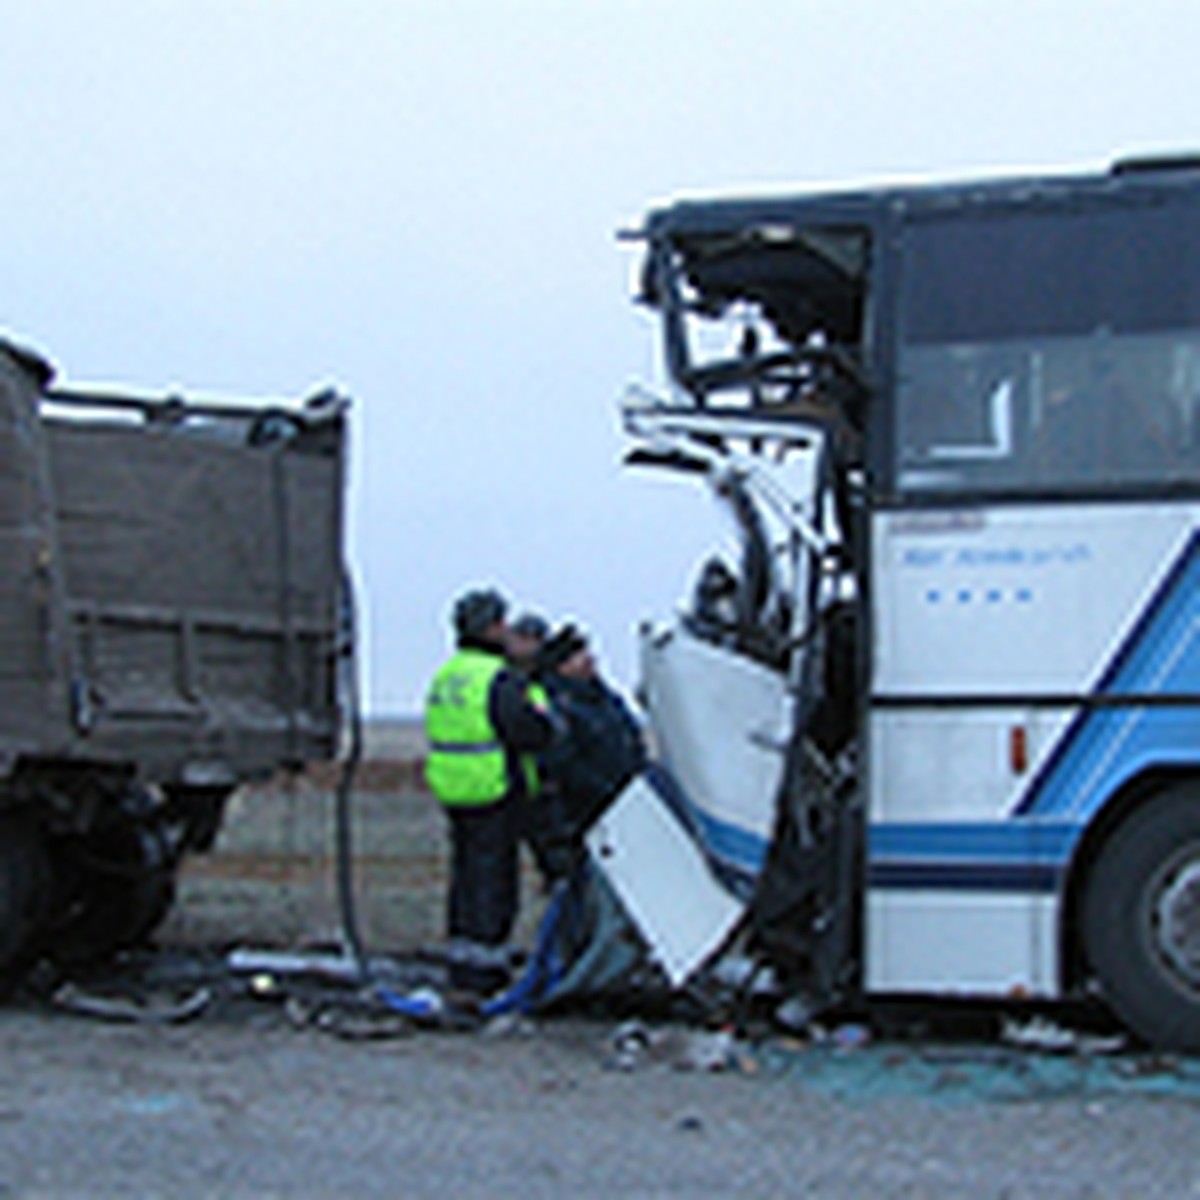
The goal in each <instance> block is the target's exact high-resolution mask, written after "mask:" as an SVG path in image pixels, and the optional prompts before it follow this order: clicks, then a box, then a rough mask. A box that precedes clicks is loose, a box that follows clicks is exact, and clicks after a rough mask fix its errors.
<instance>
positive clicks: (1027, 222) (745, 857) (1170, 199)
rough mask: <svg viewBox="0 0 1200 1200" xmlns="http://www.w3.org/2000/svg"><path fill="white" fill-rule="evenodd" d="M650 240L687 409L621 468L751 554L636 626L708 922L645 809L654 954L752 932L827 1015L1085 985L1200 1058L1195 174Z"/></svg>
mask: <svg viewBox="0 0 1200 1200" xmlns="http://www.w3.org/2000/svg"><path fill="white" fill-rule="evenodd" d="M637 237H638V240H640V241H641V242H642V243H643V244H644V247H645V253H644V259H643V265H642V271H641V295H640V299H641V300H642V301H643V302H644V303H646V304H647V305H649V306H650V307H651V308H652V309H653V310H654V311H655V312H656V314H657V316H658V319H659V325H660V329H661V334H662V342H661V344H662V352H663V360H664V363H665V367H666V371H667V375H668V379H669V388H668V392H667V394H665V395H662V396H657V397H656V396H654V395H651V394H650V393H648V392H646V391H636V392H633V393H631V395H630V397H629V399H628V401H627V403H626V405H625V410H624V415H625V422H626V428H627V430H628V432H629V434H630V435H631V438H632V439H633V443H634V445H633V449H632V450H631V453H630V458H631V461H633V462H637V463H641V464H646V465H649V466H651V467H652V468H654V469H660V470H669V471H676V472H680V471H682V472H686V473H690V474H691V475H692V476H693V477H697V478H701V479H703V480H705V481H706V482H707V484H708V485H709V487H710V489H711V491H712V493H713V495H714V496H715V498H716V499H717V501H718V502H719V503H720V504H721V505H722V506H723V507H724V508H725V509H726V510H727V512H728V513H729V515H730V517H731V518H732V530H733V534H734V536H733V538H732V540H731V541H730V542H729V544H728V546H726V547H725V548H724V550H723V551H722V552H718V553H714V554H713V555H712V556H710V557H708V558H707V559H706V560H705V561H704V562H703V563H702V564H700V567H699V570H698V572H697V574H696V577H695V579H694V580H693V582H692V585H691V591H690V595H689V596H688V598H687V600H686V603H685V604H684V606H683V609H682V611H681V612H680V613H679V614H678V615H677V616H676V617H675V618H673V619H671V620H669V621H667V622H665V623H661V624H656V625H651V626H647V627H646V628H645V629H644V630H643V634H642V680H641V688H642V694H643V697H644V700H645V703H646V706H647V709H648V714H649V719H650V723H651V725H652V728H653V733H654V740H655V743H656V745H657V747H658V754H659V758H660V760H661V761H660V763H659V764H658V766H657V767H656V768H655V772H654V773H653V775H652V777H650V778H649V779H648V780H643V781H640V782H639V784H638V785H637V789H636V790H639V791H640V797H639V806H640V808H641V809H643V810H645V809H646V808H647V807H653V808H655V809H656V810H657V811H658V812H659V813H660V815H661V820H659V821H658V824H659V825H665V826H666V827H669V828H670V829H671V830H672V831H673V832H671V833H670V834H669V835H668V836H667V838H666V839H665V840H666V842H668V843H673V842H676V841H679V842H684V843H686V844H687V845H688V847H689V849H688V850H687V852H686V854H685V855H684V857H685V858H688V859H689V860H692V866H691V867H690V868H689V870H690V872H691V874H690V876H689V878H690V879H692V880H693V882H692V883H689V884H687V885H686V886H688V887H692V888H694V894H695V895H696V896H709V897H711V901H712V902H711V903H707V902H706V905H707V906H704V905H701V906H700V907H702V908H703V910H704V911H705V912H707V913H708V914H709V915H708V916H707V917H706V918H705V919H704V922H702V924H703V928H702V929H695V928H692V927H689V926H688V923H687V920H685V919H681V918H679V917H678V915H677V913H676V910H677V909H680V908H686V907H687V905H686V904H685V903H684V902H683V901H680V900H678V899H674V900H672V899H669V898H664V896H663V890H662V888H660V887H659V886H658V882H659V881H658V880H656V879H655V878H654V875H655V868H654V867H653V866H652V865H650V864H649V863H648V861H646V860H647V856H646V854H645V852H644V850H643V851H639V849H638V847H637V844H636V843H637V842H638V840H639V839H642V840H643V841H644V840H645V838H646V837H647V836H648V835H647V833H646V829H647V828H648V824H647V819H646V817H645V813H644V811H643V812H642V813H641V815H639V816H636V818H635V817H634V816H632V815H631V813H632V809H633V807H634V806H633V805H632V803H631V800H630V797H628V796H626V797H622V798H621V800H620V801H618V803H617V804H616V805H614V807H613V809H612V810H611V811H610V812H609V813H608V814H606V815H605V817H604V818H603V819H602V821H601V822H600V824H599V825H598V826H597V827H596V828H595V829H594V830H593V831H592V833H591V835H590V844H591V847H592V850H593V854H594V856H595V858H596V861H598V862H600V863H602V864H604V863H608V864H610V866H609V874H610V876H611V877H612V879H613V881H614V883H615V885H616V887H617V890H618V892H620V893H621V895H622V897H623V899H624V900H625V903H626V908H627V910H628V911H629V912H630V913H632V914H635V916H636V917H637V921H638V924H639V925H640V926H641V929H642V932H643V934H644V935H645V936H646V937H647V938H648V939H649V942H650V944H651V946H652V947H653V948H654V949H655V950H656V952H657V955H658V957H659V960H660V962H661V963H662V964H663V965H665V966H666V967H667V968H668V970H669V971H670V969H671V967H672V964H674V977H675V978H676V979H683V978H686V976H687V974H688V973H689V972H691V971H693V970H695V969H696V967H697V965H698V964H699V963H700V962H701V961H702V960H704V958H705V956H710V958H711V956H712V955H714V954H715V953H716V952H717V951H719V949H720V947H721V946H722V945H725V944H728V942H729V939H730V938H732V937H734V936H735V935H737V934H738V933H739V931H740V932H741V934H742V935H744V940H745V945H746V946H748V947H749V948H750V950H751V951H752V953H753V954H754V955H755V956H757V957H758V959H759V960H760V962H762V963H763V964H769V965H770V967H771V968H772V969H773V971H774V972H776V973H777V975H778V976H779V978H780V979H781V980H783V981H784V983H785V985H786V986H787V988H788V990H789V991H790V992H791V993H793V994H794V995H795V996H796V997H798V998H799V999H800V1000H801V1003H802V1006H806V1007H807V1010H808V1011H809V1012H812V1013H816V1012H819V1011H821V1010H823V1009H827V1008H829V1007H830V1006H832V1005H836V1004H838V1003H840V1002H843V1001H845V1000H848V999H852V998H856V997H857V998H861V997H862V996H864V995H867V994H872V995H874V994H908V995H920V996H956V997H978V998H989V999H991V1000H993V1001H1003V1000H1030V999H1038V1000H1054V999H1059V998H1064V997H1070V996H1076V997H1079V996H1085V995H1086V996H1093V997H1098V998H1099V999H1100V1000H1102V1001H1103V1002H1104V1003H1106V1004H1107V1005H1108V1006H1110V1007H1111V1009H1113V1010H1114V1011H1115V1013H1116V1014H1117V1015H1118V1016H1119V1017H1120V1018H1121V1019H1122V1020H1123V1021H1125V1022H1126V1023H1127V1025H1128V1026H1129V1027H1130V1028H1131V1029H1132V1030H1133V1031H1134V1032H1135V1033H1136V1034H1138V1035H1140V1036H1141V1037H1142V1038H1144V1039H1145V1040H1147V1041H1150V1042H1153V1043H1155V1044H1159V1045H1165V1046H1173V1047H1184V1048H1190V1049H1193V1050H1194V1049H1196V1048H1197V1047H1200V645H1198V640H1200V587H1198V584H1200V283H1198V282H1197V281H1198V280H1200V169H1198V164H1197V163H1196V162H1195V161H1191V160H1184V161H1182V162H1171V163H1163V164H1156V163H1139V164H1123V165H1121V166H1119V167H1117V168H1114V169H1113V170H1112V171H1111V172H1107V173H1102V174H1098V175H1095V176H1084V177H1061V178H1057V177H1051V178H1044V179H1033V180H1029V179H1018V180H1010V181H1004V180H1000V181H991V182H987V183H967V184H962V185H956V186H918V187H903V188H901V187H897V188H880V189H877V190H863V191H856V192H847V193H835V194H830V195H819V194H818V195H810V196H799V197H793V198H771V199H745V200H736V199H733V200H728V201H721V200H716V201H695V202H686V201H685V202H679V203H676V204H672V205H670V206H668V207H665V208H661V209H658V210H656V211H653V212H652V213H651V214H650V216H649V217H648V219H647V221H646V223H645V226H644V228H643V229H642V230H641V231H640V232H639V234H638V235H637ZM655 836H658V835H655ZM623 864H624V865H623ZM640 864H641V865H640ZM643 868H644V869H643ZM695 881H700V882H695ZM672 905H673V906H674V907H672ZM693 908H695V906H693ZM689 919H690V918H689Z"/></svg>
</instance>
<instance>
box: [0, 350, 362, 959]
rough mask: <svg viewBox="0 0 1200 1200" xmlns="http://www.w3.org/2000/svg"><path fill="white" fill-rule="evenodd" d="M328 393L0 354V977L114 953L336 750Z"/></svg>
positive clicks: (337, 446) (338, 496)
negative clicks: (227, 823) (147, 388)
mask: <svg viewBox="0 0 1200 1200" xmlns="http://www.w3.org/2000/svg"><path fill="white" fill-rule="evenodd" d="M347 412H348V402H347V401H346V400H345V398H343V397H342V396H340V395H338V394H337V393H336V392H333V391H323V392H320V393H318V394H315V395H313V396H311V397H309V398H307V399H305V400H303V401H298V402H290V401H289V402H274V401H271V402H267V401H234V400H225V399H212V400H190V399H187V398H185V397H183V396H181V395H174V394H172V395H166V396H158V397H156V396H151V395H144V394H137V393H135V392H132V391H129V390H113V389H105V388H87V389H79V388H67V387H56V386H55V383H54V369H53V367H52V366H51V365H50V363H49V362H48V361H47V360H46V359H45V358H44V357H43V356H42V355H40V354H39V353H36V352H34V351H31V350H29V349H27V348H25V347H23V346H19V345H17V344H15V343H13V342H10V341H4V342H0V973H3V975H4V976H5V977H6V978H8V979H12V978H13V977H14V976H15V975H17V974H18V973H19V972H20V971H21V970H22V969H23V968H24V967H26V966H28V964H30V963H31V962H33V961H34V960H36V959H39V958H43V957H44V958H48V959H52V960H55V961H58V962H60V963H80V962H87V961H89V960H93V959H97V958H102V957H105V956H109V955H112V954H114V953H115V952H117V951H119V950H122V949H124V948H127V947H130V946H134V945H136V944H138V943H139V942H140V941H142V940H143V939H145V938H146V937H148V935H149V934H150V933H151V932H152V931H153V930H154V929H155V928H156V927H157V926H158V925H159V924H160V923H161V922H162V920H163V919H164V918H165V917H166V915H167V913H168V912H169V910H170V908H171V905H172V902H173V899H174V895H175V891H176V883H177V877H178V871H179V868H180V865H181V863H182V862H183V861H184V860H185V857H186V856H187V855H188V854H189V853H192V852H196V853H202V852H204V851H205V850H207V849H209V848H211V846H212V845H213V842H214V839H215V837H216V835H217V832H218V830H219V828H220V824H221V820H222V817H223V813H224V809H225V806H226V802H227V799H228V797H229V796H230V794H231V793H232V792H233V791H234V790H235V789H236V788H237V787H239V786H240V785H241V784H244V783H246V782H249V781H252V780H260V779H264V778H266V777H268V776H270V775H272V774H273V773H275V772H277V771H280V770H285V769H296V768H299V767H300V766H302V765H303V764H305V763H307V762H310V761H313V760H319V759H328V758H331V757H333V756H335V755H336V754H337V752H338V747H339V738H340V729H341V719H342V714H341V707H342V701H341V698H340V697H341V694H342V689H341V685H340V684H339V677H340V673H341V662H342V660H343V658H344V657H345V656H346V654H347V653H348V650H347V646H346V638H347V620H346V606H347V602H348V601H347V593H346V586H347V585H346V572H345V568H344V563H343V547H342V542H343V490H344V479H343V477H344V462H345V443H346V436H347Z"/></svg>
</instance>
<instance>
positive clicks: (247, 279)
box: [0, 0, 1200, 713]
mask: <svg viewBox="0 0 1200 1200" xmlns="http://www.w3.org/2000/svg"><path fill="white" fill-rule="evenodd" d="M0 11H3V14H4V25H3V28H4V35H3V38H2V39H0V79H2V81H3V82H2V84H0V87H2V88H3V104H2V105H0V154H3V157H4V188H3V192H2V193H0V212H2V213H3V215H4V218H5V219H4V236H3V239H2V240H0V271H2V278H3V281H4V289H3V294H2V301H0V303H2V306H3V307H2V308H0V332H2V333H3V334H4V335H5V336H8V337H11V338H13V339H15V340H17V341H19V342H22V343H25V344H28V345H31V346H33V347H35V348H37V349H40V350H41V351H42V352H44V353H45V354H47V355H48V356H49V357H50V358H51V359H52V361H54V362H55V364H56V365H57V367H58V368H59V372H60V375H59V378H60V381H61V382H63V383H66V384H89V383H102V384H106V385H119V384H128V385H131V386H134V387H136V388H138V389H139V390H147V389H148V390H151V391H157V390H162V391H164V392H166V391H168V390H174V389H179V390H182V391H183V392H184V393H185V394H201V395H213V394H219V395H226V394H229V395H239V394H244V395H248V396H255V397H263V396H285V397H295V398H300V397H301V396H303V395H305V394H307V393H309V392H310V391H313V390H315V389H317V388H319V387H323V386H326V385H328V384H334V385H336V386H338V387H339V388H340V389H341V390H343V391H344V392H346V393H348V394H349V395H350V396H351V397H352V398H353V401H354V409H353V417H352V419H353V422H354V440H353V454H352V460H351V484H350V489H349V493H348V515H349V523H350V543H349V544H350V561H351V566H352V569H353V572H354V575H355V577H356V579H357V582H358V585H359V589H360V593H361V595H360V606H361V609H362V611H363V620H364V626H365V628H364V637H363V641H364V644H363V646H362V666H363V680H364V687H365V691H366V695H367V700H368V707H369V709H370V710H371V711H373V712H375V713H402V712H412V711H416V710H417V709H418V708H419V706H420V700H421V696H422V693H423V691H424V688H425V683H426V681H427V678H428V676H429V675H430V673H431V672H432V671H433V670H434V668H435V667H436V666H437V664H438V662H439V660H440V658H441V657H442V656H443V654H444V653H445V651H446V649H447V646H448V633H449V631H448V625H447V620H446V617H447V612H448V606H449V604H450V602H451V601H452V599H453V597H454V595H455V594H457V593H458V592H459V591H460V590H461V589H463V588H464V587H466V586H469V585H471V584H474V583H478V582H487V583H492V584H495V585H498V586H500V587H501V588H502V589H503V590H505V591H506V592H507V593H508V594H509V595H510V596H511V597H512V599H513V601H514V604H515V605H516V607H517V608H523V607H525V606H527V605H528V606H534V607H536V608H538V609H540V610H542V611H543V612H545V613H546V614H547V615H548V616H550V617H551V618H560V617H567V616H569V617H573V618H575V619H577V620H579V621H581V622H583V623H584V624H585V625H586V626H587V627H588V628H589V629H590V630H591V631H592V633H593V635H594V637H595V639H596V642H597V646H598V650H599V653H600V658H601V661H602V663H603V664H604V665H606V666H607V668H608V670H609V672H610V674H611V675H612V677H613V679H614V681H615V682H617V683H618V684H619V685H621V686H622V687H624V688H626V689H630V688H632V686H633V684H634V682H635V674H636V672H635V664H634V629H635V626H636V625H637V623H638V622H639V621H641V620H642V619H643V618H646V617H649V616H657V615H663V614H666V613H668V612H669V611H670V610H671V608H672V607H673V606H674V604H675V603H676V602H677V600H678V599H679V597H680V596H681V595H682V594H683V592H684V591H685V589H686V587H687V585H688V584H689V583H690V578H691V570H692V566H693V563H694V560H695V558H696V556H697V555H698V553H699V550H700V548H702V546H703V539H704V537H706V536H707V534H708V532H709V531H710V530H711V529H713V528H719V527H718V526H716V525H715V524H713V523H712V522H713V520H714V518H713V516H712V514H711V513H710V511H709V507H708V504H707V501H706V498H705V497H704V495H703V494H702V493H701V491H700V490H699V489H697V488H695V487H694V486H689V485H687V484H685V483H677V482H676V483H671V482H665V481H664V482H656V481H653V480H648V479H646V478H645V477H644V476H640V475H637V474H634V473H630V472H625V471H623V470H622V469H621V468H620V466H619V459H620V455H621V450H622V437H621V433H620V430H619V425H618V420H617V405H618V401H619V399H620V396H621V394H622V392H623V390H624V388H625V386H626V385H627V384H628V383H629V382H631V381H635V380H639V381H642V382H645V383H649V384H651V385H654V384H660V383H661V372H660V368H659V365H658V355H657V345H656V342H655V340H654V330H653V326H652V323H651V321H650V320H649V318H648V317H647V315H646V314H645V313H643V312H641V311H639V310H638V309H637V308H636V307H635V306H634V305H633V304H632V303H631V301H630V292H631V279H632V273H633V270H634V268H635V266H636V262H637V256H636V251H635V250H633V249H632V248H630V247H629V246H627V245H624V244H619V243H618V242H617V240H616V236H615V235H616V233H617V232H618V230H620V229H621V228H625V227H629V226H631V225H635V224H636V223H637V222H638V220H639V218H640V217H641V216H642V214H644V212H645V211H646V209H647V208H648V207H649V206H650V205H652V204H655V203H659V202H661V201H663V200H667V199H670V198H672V197H677V196H683V195H690V194H695V193H697V192H703V193H748V192H752V191H754V190H755V189H758V188H771V189H772V190H775V191H778V190H779V189H780V188H786V187H790V186H794V187H795V188H796V189H797V190H810V189H812V188H815V187H821V186H831V187H841V186H844V185H846V184H858V183H862V182H872V181H887V180H892V179H895V178H896V177H897V176H902V177H919V178H946V179H949V178H955V177H962V176H972V175H976V174H981V173H986V174H994V173H997V172H1005V171H1009V170H1012V171H1021V172H1024V171H1028V170H1031V169H1032V170H1035V171H1036V170H1046V171H1056V172H1057V171H1059V170H1063V169H1071V168H1078V169H1083V170H1101V169H1104V168H1105V167H1107V165H1108V164H1109V163H1110V162H1111V161H1112V160H1113V159H1114V158H1118V157H1122V156H1127V155H1130V154H1135V153H1138V154H1141V153H1151V152H1155V151H1169V150H1176V151H1178V150H1184V149H1192V150H1195V149H1200V131H1198V129H1197V113H1198V112H1200V95H1198V94H1197V93H1198V91H1200V85H1198V83H1197V71H1196V63H1195V58H1196V47H1197V45H1200V4H1197V3H1194V0H1143V2H1142V3H1140V4H1131V3H1129V0H1121V2H1120V3H1117V2H1112V0H1043V2H1041V3H1038V2H1035V0H1006V2H1005V3H998V2H997V0H990V2H988V3H983V2H973V0H910V2H909V3H908V4H903V5H899V4H896V3H895V2H894V0H828V2H827V0H791V2H790V3H788V2H783V0H769V2H765V0H764V2H760V3H755V2H754V0H741V2H740V3H738V4H736V5H735V4H732V3H725V4H722V3H716V2H714V0H642V2H640V3H637V2H634V0H603V2H601V0H590V2H589V0H575V2H568V0H558V2H551V0H336V2H334V0H38V2H37V3H27V2H26V0H0Z"/></svg>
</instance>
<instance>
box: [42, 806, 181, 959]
mask: <svg viewBox="0 0 1200 1200" xmlns="http://www.w3.org/2000/svg"><path fill="white" fill-rule="evenodd" d="M80 861H81V862H82V866H80V865H79V862H77V865H76V867H75V868H74V870H73V872H72V874H73V876H74V882H73V883H72V884H71V887H70V891H71V893H72V895H73V900H72V903H71V904H70V906H69V909H68V912H67V914H66V916H65V919H64V920H63V921H62V923H61V924H60V925H59V927H58V928H57V929H56V930H55V933H54V937H53V940H52V943H51V944H50V945H49V946H48V947H47V953H48V954H49V956H50V957H52V958H53V959H55V960H56V961H57V962H60V963H69V964H78V963H86V962H94V961H98V960H100V959H104V958H108V957H110V956H111V955H113V954H115V953H117V952H118V951H120V950H125V949H129V948H130V947H133V946H136V945H139V944H140V943H142V942H144V941H145V940H146V939H147V938H148V937H149V936H150V935H151V934H152V933H153V932H154V930H155V929H157V928H158V926H159V925H160V924H161V923H162V922H163V920H164V919H165V918H166V916H167V914H168V913H169V912H170V911H171V905H172V904H173V903H174V900H175V864H174V861H173V858H172V855H171V848H170V842H169V839H168V838H167V836H166V833H165V832H164V831H163V830H162V829H161V828H160V827H159V826H158V825H157V824H156V823H154V822H153V821H136V822H134V821H129V822H124V821H122V822H120V823H118V824H115V825H113V826H111V827H110V828H109V829H108V830H106V832H105V836H104V838H103V840H102V842H100V843H99V844H97V845H92V846H89V847H88V849H87V851H86V853H85V855H84V856H83V857H82V859H81V860H80Z"/></svg>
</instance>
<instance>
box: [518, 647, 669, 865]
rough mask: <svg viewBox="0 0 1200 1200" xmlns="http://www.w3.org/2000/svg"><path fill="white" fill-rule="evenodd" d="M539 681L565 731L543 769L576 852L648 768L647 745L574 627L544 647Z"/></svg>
mask: <svg viewBox="0 0 1200 1200" xmlns="http://www.w3.org/2000/svg"><path fill="white" fill-rule="evenodd" d="M539 678H540V679H541V681H542V683H543V685H544V686H545V689H546V692H547V694H548V695H549V697H550V705H551V708H552V709H553V710H554V714H555V717H556V719H557V720H558V721H559V722H560V724H561V725H562V726H564V727H565V733H562V734H560V736H559V737H557V738H555V740H554V741H553V742H552V743H551V744H550V745H549V746H548V748H547V749H546V750H545V752H544V753H543V755H542V759H541V761H542V768H543V770H544V771H545V773H546V774H547V776H548V777H549V779H550V780H551V781H553V784H554V785H555V787H556V788H557V791H558V800H559V805H560V812H561V815H562V820H563V822H564V825H565V833H566V836H567V837H568V839H569V840H570V841H572V842H574V843H575V844H576V846H577V845H578V843H579V841H580V839H581V837H582V835H583V833H584V832H585V831H586V830H587V828H588V826H590V825H591V824H592V822H593V821H595V819H596V818H597V817H598V816H599V815H600V814H601V813H602V812H603V811H604V809H605V808H606V807H607V806H608V805H609V803H610V802H611V801H612V800H614V799H615V798H616V796H617V794H618V793H619V792H620V791H621V789H622V788H623V787H624V786H625V785H626V784H627V783H628V782H629V781H630V780H631V779H632V778H633V777H634V776H635V775H636V774H637V773H638V771H640V770H641V768H642V767H643V766H644V765H645V762H646V750H645V745H644V742H643V740H642V733H641V729H640V728H639V727H638V724H637V721H636V720H635V719H634V717H633V714H632V713H631V712H630V710H629V707H628V706H627V705H626V703H625V701H624V700H622V698H621V697H620V696H619V695H618V694H617V692H616V691H614V690H613V689H612V688H610V687H609V686H608V684H606V683H605V682H604V680H603V679H602V678H601V676H600V672H599V670H598V669H597V666H596V660H595V657H594V656H593V654H592V652H591V650H590V648H589V647H588V642H587V638H586V637H585V636H584V635H583V634H582V633H581V632H580V631H579V630H578V629H576V628H575V626H573V625H567V626H564V627H563V628H562V629H560V630H559V631H558V632H556V633H555V634H554V635H553V637H551V638H550V639H549V640H548V641H547V642H546V644H545V646H544V647H543V648H542V652H541V655H540V658H539Z"/></svg>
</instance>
